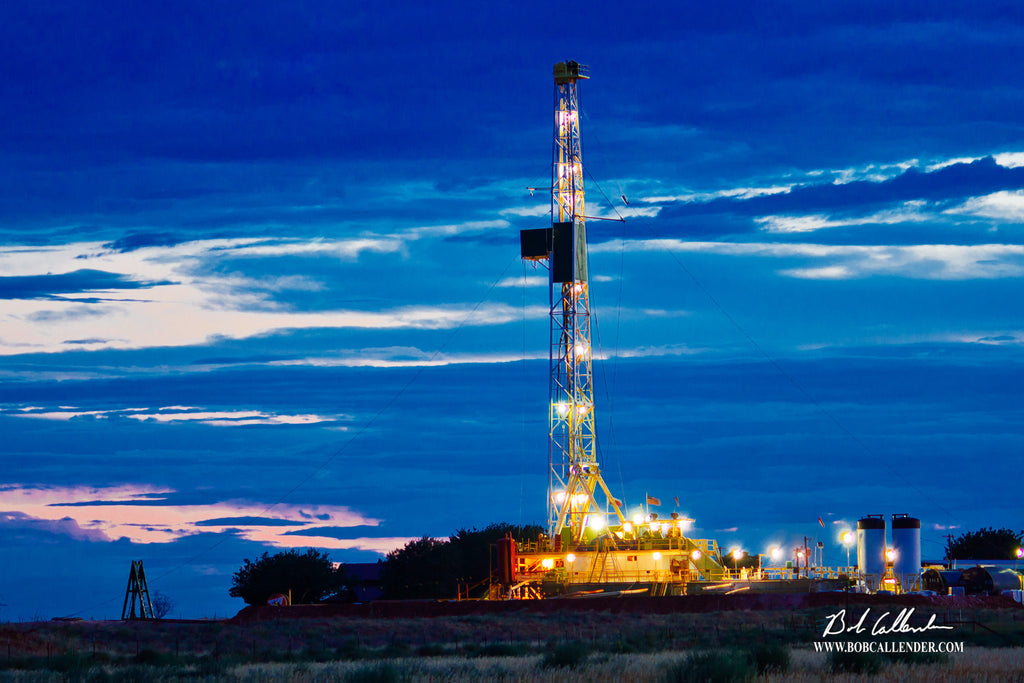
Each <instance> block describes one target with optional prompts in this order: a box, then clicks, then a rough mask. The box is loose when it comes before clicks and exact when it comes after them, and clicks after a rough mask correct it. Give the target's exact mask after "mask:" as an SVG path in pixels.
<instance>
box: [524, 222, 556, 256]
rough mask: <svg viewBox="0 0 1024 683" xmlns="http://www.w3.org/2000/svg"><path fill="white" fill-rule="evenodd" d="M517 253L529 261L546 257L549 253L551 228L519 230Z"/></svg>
mask: <svg viewBox="0 0 1024 683" xmlns="http://www.w3.org/2000/svg"><path fill="white" fill-rule="evenodd" d="M519 253H520V254H521V255H522V257H523V258H524V259H527V260H531V261H538V260H540V259H546V258H548V256H550V255H551V228H534V229H532V230H520V231H519Z"/></svg>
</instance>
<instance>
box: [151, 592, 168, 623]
mask: <svg viewBox="0 0 1024 683" xmlns="http://www.w3.org/2000/svg"><path fill="white" fill-rule="evenodd" d="M150 604H151V605H152V606H153V616H154V617H156V618H157V619H163V618H164V617H166V616H167V615H168V614H170V613H171V610H172V609H174V600H172V599H171V598H170V597H169V596H168V595H167V594H166V593H161V592H160V591H153V599H152V601H151V602H150Z"/></svg>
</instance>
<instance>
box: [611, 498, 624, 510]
mask: <svg viewBox="0 0 1024 683" xmlns="http://www.w3.org/2000/svg"><path fill="white" fill-rule="evenodd" d="M612 505H614V506H615V507H618V508H621V507H622V501H621V500H619V499H618V498H612Z"/></svg>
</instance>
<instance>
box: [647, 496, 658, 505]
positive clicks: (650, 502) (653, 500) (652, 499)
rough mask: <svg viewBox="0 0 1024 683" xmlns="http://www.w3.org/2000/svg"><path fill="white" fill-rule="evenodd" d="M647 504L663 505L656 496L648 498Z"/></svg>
mask: <svg viewBox="0 0 1024 683" xmlns="http://www.w3.org/2000/svg"><path fill="white" fill-rule="evenodd" d="M647 504H648V505H661V501H660V500H658V499H657V498H655V497H654V496H647Z"/></svg>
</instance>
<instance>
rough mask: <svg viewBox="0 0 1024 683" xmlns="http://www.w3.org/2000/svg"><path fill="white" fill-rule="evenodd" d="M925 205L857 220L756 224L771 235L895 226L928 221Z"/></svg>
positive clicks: (773, 219)
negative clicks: (856, 227) (874, 225)
mask: <svg viewBox="0 0 1024 683" xmlns="http://www.w3.org/2000/svg"><path fill="white" fill-rule="evenodd" d="M924 208H925V203H924V202H921V201H910V202H905V203H904V204H903V205H902V206H901V207H899V208H895V209H890V210H887V211H880V212H878V213H874V214H870V215H867V216H862V217H857V218H832V217H830V216H827V215H812V216H760V217H758V218H755V219H754V222H755V223H757V224H759V225H760V226H761V229H762V230H764V231H765V232H769V233H794V232H814V231H816V230H822V229H825V228H837V227H848V226H855V225H864V224H882V225H895V224H899V223H914V222H917V223H919V222H922V221H926V220H928V215H927V214H926V213H924V212H923V209H924Z"/></svg>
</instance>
